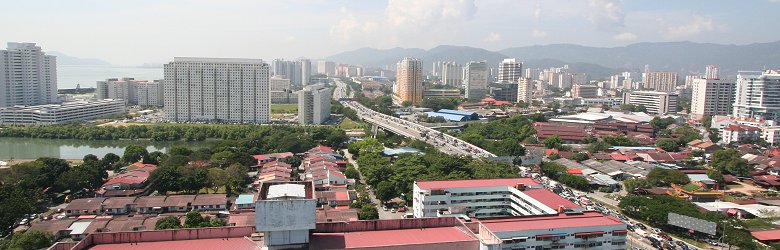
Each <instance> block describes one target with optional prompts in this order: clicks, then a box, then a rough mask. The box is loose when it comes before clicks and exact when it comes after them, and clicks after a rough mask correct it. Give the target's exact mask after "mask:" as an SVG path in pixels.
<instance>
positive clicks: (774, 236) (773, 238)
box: [750, 229, 780, 244]
mask: <svg viewBox="0 0 780 250" xmlns="http://www.w3.org/2000/svg"><path fill="white" fill-rule="evenodd" d="M750 235H752V236H753V238H756V240H758V241H760V242H761V243H764V244H771V243H775V242H778V241H780V229H770V230H761V231H752V232H750Z"/></svg>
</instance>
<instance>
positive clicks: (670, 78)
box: [644, 72, 677, 92]
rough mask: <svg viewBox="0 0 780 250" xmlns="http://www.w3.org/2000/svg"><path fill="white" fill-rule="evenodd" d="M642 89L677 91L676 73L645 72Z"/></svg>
mask: <svg viewBox="0 0 780 250" xmlns="http://www.w3.org/2000/svg"><path fill="white" fill-rule="evenodd" d="M644 87H645V89H653V90H655V91H661V92H673V91H675V90H677V72H647V73H645V82H644Z"/></svg>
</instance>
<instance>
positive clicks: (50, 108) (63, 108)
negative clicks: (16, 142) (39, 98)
mask: <svg viewBox="0 0 780 250" xmlns="http://www.w3.org/2000/svg"><path fill="white" fill-rule="evenodd" d="M124 113H127V108H126V107H125V103H124V101H123V100H111V99H105V100H97V101H76V102H65V103H62V104H44V105H35V106H24V105H18V106H12V107H5V108H0V124H6V125H51V124H60V123H67V122H73V121H82V120H89V119H94V118H99V117H104V116H109V115H117V114H124Z"/></svg>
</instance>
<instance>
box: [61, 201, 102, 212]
mask: <svg viewBox="0 0 780 250" xmlns="http://www.w3.org/2000/svg"><path fill="white" fill-rule="evenodd" d="M104 200H105V198H88V199H75V200H73V201H71V202H70V203H68V205H67V206H65V215H67V216H79V215H96V214H101V213H102V212H103V207H102V205H101V204H103V201H104Z"/></svg>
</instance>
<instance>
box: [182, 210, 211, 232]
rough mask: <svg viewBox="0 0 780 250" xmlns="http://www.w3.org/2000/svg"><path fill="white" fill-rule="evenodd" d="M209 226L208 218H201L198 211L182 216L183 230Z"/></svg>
mask: <svg viewBox="0 0 780 250" xmlns="http://www.w3.org/2000/svg"><path fill="white" fill-rule="evenodd" d="M204 225H209V217H203V216H201V215H200V213H199V212H198V211H192V212H188V213H187V214H186V215H185V216H184V225H183V227H184V228H196V227H204Z"/></svg>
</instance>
